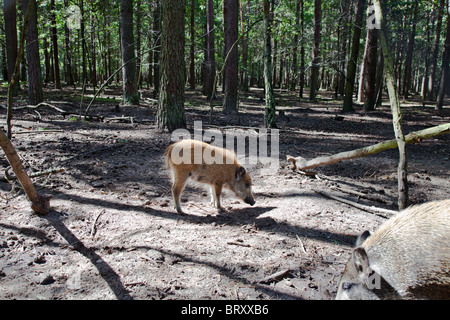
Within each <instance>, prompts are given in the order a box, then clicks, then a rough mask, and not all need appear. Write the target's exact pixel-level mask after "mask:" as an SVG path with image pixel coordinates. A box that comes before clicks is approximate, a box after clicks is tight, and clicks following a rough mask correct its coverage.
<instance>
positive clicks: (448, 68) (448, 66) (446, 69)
mask: <svg viewBox="0 0 450 320" xmlns="http://www.w3.org/2000/svg"><path fill="white" fill-rule="evenodd" d="M449 75H450V4H449V16H448V18H447V35H446V38H445V45H444V53H443V55H442V76H441V83H440V85H439V92H438V97H437V103H436V110H437V111H442V107H443V105H444V96H445V94H446V91H447V90H448V87H449Z"/></svg>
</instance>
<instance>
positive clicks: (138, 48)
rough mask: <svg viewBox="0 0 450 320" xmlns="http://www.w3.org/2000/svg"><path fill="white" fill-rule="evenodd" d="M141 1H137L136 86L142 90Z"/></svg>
mask: <svg viewBox="0 0 450 320" xmlns="http://www.w3.org/2000/svg"><path fill="white" fill-rule="evenodd" d="M141 15H142V12H141V0H137V1H136V55H137V57H136V86H137V88H138V90H139V88H141V83H142V78H141V72H142V68H141V64H142V62H141Z"/></svg>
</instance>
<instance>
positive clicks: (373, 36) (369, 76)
mask: <svg viewBox="0 0 450 320" xmlns="http://www.w3.org/2000/svg"><path fill="white" fill-rule="evenodd" d="M377 60H378V30H377V29H375V28H373V29H368V30H367V42H366V50H365V53H364V61H363V64H364V68H363V69H364V72H363V75H362V78H363V81H362V83H361V86H362V89H363V92H364V100H363V101H364V106H363V109H364V111H365V112H368V111H373V110H374V109H375V103H376V98H377V97H376V84H377V78H376V76H377Z"/></svg>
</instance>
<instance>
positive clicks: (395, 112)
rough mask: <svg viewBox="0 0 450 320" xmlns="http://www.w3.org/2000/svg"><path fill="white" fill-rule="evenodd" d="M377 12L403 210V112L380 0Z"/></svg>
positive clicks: (405, 166)
mask: <svg viewBox="0 0 450 320" xmlns="http://www.w3.org/2000/svg"><path fill="white" fill-rule="evenodd" d="M373 3H374V5H375V8H376V12H377V20H378V21H379V24H380V25H381V31H380V39H381V47H382V48H383V55H384V71H385V74H386V84H387V87H388V92H389V100H390V102H391V110H392V122H393V126H394V133H395V139H396V140H397V145H398V150H399V163H398V168H397V173H398V208H399V210H403V209H405V208H406V207H407V206H408V171H407V169H408V157H407V153H406V142H405V136H404V134H403V129H402V114H401V110H400V101H399V98H398V91H397V86H396V81H395V69H394V64H393V59H392V55H391V52H390V49H389V42H388V36H387V35H388V30H387V28H386V25H385V23H384V20H383V11H382V7H381V3H380V0H373Z"/></svg>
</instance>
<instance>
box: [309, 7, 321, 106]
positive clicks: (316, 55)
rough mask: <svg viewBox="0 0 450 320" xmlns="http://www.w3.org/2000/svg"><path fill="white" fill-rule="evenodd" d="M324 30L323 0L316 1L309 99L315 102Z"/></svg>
mask: <svg viewBox="0 0 450 320" xmlns="http://www.w3.org/2000/svg"><path fill="white" fill-rule="evenodd" d="M321 28H322V0H314V49H313V58H312V62H311V81H310V84H309V99H310V100H315V99H316V95H317V85H318V80H319V68H320V38H321V36H320V33H321Z"/></svg>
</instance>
